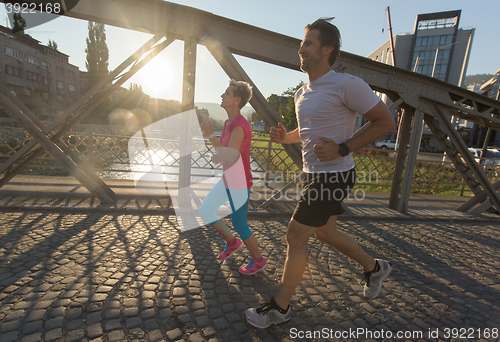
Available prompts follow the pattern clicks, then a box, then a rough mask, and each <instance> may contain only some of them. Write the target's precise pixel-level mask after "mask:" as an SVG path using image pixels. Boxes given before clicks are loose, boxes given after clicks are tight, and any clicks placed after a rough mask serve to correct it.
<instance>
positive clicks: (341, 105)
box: [295, 70, 380, 172]
mask: <svg viewBox="0 0 500 342" xmlns="http://www.w3.org/2000/svg"><path fill="white" fill-rule="evenodd" d="M379 101H380V98H379V97H378V96H377V95H375V93H374V92H373V90H372V89H371V88H370V86H369V85H368V84H366V82H365V81H363V80H362V79H361V78H359V77H356V76H352V75H349V74H342V73H336V72H334V71H333V70H330V71H329V72H327V73H326V74H325V75H323V76H321V77H320V78H318V79H316V80H314V81H312V82H309V83H306V84H304V85H303V86H302V87H301V88H300V89H299V90H297V92H296V93H295V113H296V114H297V122H298V126H299V127H298V129H299V135H300V139H301V140H302V145H303V147H302V161H303V171H304V172H342V171H348V170H350V169H352V168H353V167H354V166H355V164H354V159H353V157H352V154H349V155H348V156H345V157H339V158H337V159H335V160H327V161H321V162H320V161H319V160H318V159H317V158H316V155H315V154H314V145H315V144H324V143H325V142H323V141H322V140H320V139H319V137H320V136H322V137H325V138H330V139H332V140H333V141H335V142H336V143H337V144H340V143H343V142H345V141H346V140H348V139H350V138H351V137H352V135H353V130H354V123H355V121H356V114H357V113H359V114H360V115H364V114H366V112H368V111H369V110H370V109H372V108H373V107H375V105H377V104H378V103H379Z"/></svg>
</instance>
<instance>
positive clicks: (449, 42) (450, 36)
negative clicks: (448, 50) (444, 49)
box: [446, 34, 453, 45]
mask: <svg viewBox="0 0 500 342" xmlns="http://www.w3.org/2000/svg"><path fill="white" fill-rule="evenodd" d="M452 41H453V35H452V34H449V35H447V36H446V45H449V44H451V42H452Z"/></svg>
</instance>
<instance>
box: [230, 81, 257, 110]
mask: <svg viewBox="0 0 500 342" xmlns="http://www.w3.org/2000/svg"><path fill="white" fill-rule="evenodd" d="M229 86H234V88H233V95H234V97H239V98H241V101H240V109H241V108H243V107H245V105H246V104H247V103H248V101H250V99H251V98H252V94H253V93H252V86H251V85H250V84H248V82H245V81H236V80H230V81H229Z"/></svg>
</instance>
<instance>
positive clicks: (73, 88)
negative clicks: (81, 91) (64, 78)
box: [68, 84, 75, 93]
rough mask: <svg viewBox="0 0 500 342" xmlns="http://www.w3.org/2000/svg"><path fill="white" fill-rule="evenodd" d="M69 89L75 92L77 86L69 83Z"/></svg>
mask: <svg viewBox="0 0 500 342" xmlns="http://www.w3.org/2000/svg"><path fill="white" fill-rule="evenodd" d="M68 90H69V91H70V92H72V93H73V92H74V91H75V86H74V85H72V84H68Z"/></svg>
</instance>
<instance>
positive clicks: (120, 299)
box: [0, 209, 500, 342]
mask: <svg viewBox="0 0 500 342" xmlns="http://www.w3.org/2000/svg"><path fill="white" fill-rule="evenodd" d="M287 222H288V217H286V216H276V217H255V216H254V217H250V221H249V223H250V226H251V227H252V229H253V230H254V232H255V234H256V236H257V238H258V241H259V244H260V246H261V247H262V249H263V254H264V256H265V257H266V258H267V259H268V260H269V264H270V267H269V268H268V270H267V271H266V272H263V273H260V274H257V275H255V276H242V275H240V274H239V272H238V267H239V266H240V265H241V264H243V263H244V262H245V261H246V258H247V257H248V252H247V251H246V250H242V251H240V252H239V254H238V255H237V256H236V257H235V258H234V259H232V260H229V261H225V262H222V263H221V262H219V261H217V260H216V255H217V254H218V252H219V251H220V249H221V248H222V246H223V240H222V238H221V237H220V236H219V235H218V234H216V233H215V232H214V231H213V230H212V229H210V228H205V227H204V228H198V229H194V230H191V231H188V232H183V233H179V232H178V230H177V229H176V222H175V217H174V216H172V215H170V216H164V215H160V214H152V215H139V214H135V213H134V214H121V213H111V214H106V213H99V212H91V213H83V212H74V213H65V212H64V209H61V211H43V210H40V211H37V210H29V211H23V210H19V211H9V210H3V211H0V263H1V266H0V341H2V342H7V341H86V340H88V341H125V340H128V341H137V340H141V341H142V340H144V341H161V340H165V341H170V340H188V341H239V340H241V341H286V340H290V341H292V340H300V341H305V340H306V339H301V338H299V336H301V335H300V334H302V333H303V334H308V332H309V334H312V333H313V332H314V331H318V332H322V333H328V335H329V336H332V337H334V338H333V339H332V340H335V336H337V337H342V334H344V337H347V339H342V340H356V341H362V340H366V338H367V337H370V336H368V335H365V334H362V335H357V336H356V338H353V335H352V332H361V330H357V329H359V328H363V329H366V330H363V332H364V333H368V334H372V336H371V337H373V339H372V340H373V341H375V340H376V341H380V340H398V341H402V340H417V338H416V337H419V336H416V335H414V334H419V332H422V333H423V338H422V340H424V339H427V337H429V331H431V332H432V333H433V334H435V333H439V334H440V335H439V337H440V339H442V340H449V339H446V337H447V333H448V332H449V333H452V332H453V331H451V330H450V331H448V330H446V329H447V328H448V329H453V328H456V329H467V330H462V331H458V332H464V333H465V335H464V336H469V334H471V336H472V334H473V335H474V336H475V337H478V334H479V333H481V335H482V336H481V337H484V336H485V334H486V335H488V334H489V335H488V336H489V337H490V338H489V339H486V340H491V341H493V340H495V341H496V340H498V339H499V338H498V337H495V336H498V333H500V332H499V329H500V272H499V270H500V256H499V253H498V251H499V250H500V230H499V225H498V221H488V220H483V221H478V222H473V221H470V220H469V221H452V220H443V219H442V220H439V221H430V220H425V221H424V220H422V221H419V220H418V218H416V219H414V220H384V219H377V220H370V219H360V218H356V217H353V218H349V217H346V218H345V219H343V220H341V221H340V222H339V226H340V228H341V229H343V230H344V231H347V232H349V233H350V234H351V235H352V236H353V237H355V238H356V239H357V241H359V243H360V244H361V245H362V246H364V247H365V248H366V249H367V250H368V251H369V252H370V253H371V254H373V255H374V256H376V257H381V258H385V259H387V260H390V262H391V263H392V264H393V266H394V271H393V273H392V275H391V276H390V278H389V280H388V281H387V282H386V283H385V284H384V290H383V292H382V294H381V296H380V297H379V298H377V299H375V300H365V299H364V298H363V297H362V285H361V278H362V273H361V270H360V268H358V266H357V264H355V263H353V262H351V261H350V260H348V259H347V258H345V257H344V256H342V255H340V254H339V253H338V252H336V251H335V250H333V249H332V248H330V247H328V246H326V245H324V244H322V243H320V242H318V241H317V240H315V239H313V238H311V240H310V243H309V261H310V264H309V267H308V268H307V269H306V272H305V275H304V278H303V280H302V282H301V284H300V286H299V288H298V291H297V292H296V294H295V295H294V297H293V310H294V315H293V317H292V319H291V320H290V322H288V323H285V324H281V325H278V326H273V327H271V328H269V329H267V330H262V329H254V328H253V327H251V326H250V325H249V324H247V323H246V321H245V319H244V310H245V309H246V308H248V307H250V306H256V305H258V304H259V303H261V302H264V301H267V300H269V298H270V296H272V295H275V294H276V293H277V289H278V281H279V279H280V277H281V274H282V267H283V264H284V260H285V255H286V241H285V230H286V225H287ZM322 329H326V330H322ZM429 329H430V330H429ZM436 329H438V331H436ZM397 332H401V333H403V334H406V337H407V338H405V339H396V338H395V337H396V333H397ZM349 333H351V335H349ZM389 333H391V334H393V338H392V339H391V338H387V337H388V334H389ZM316 334H318V333H316ZM346 334H348V335H346ZM377 334H378V335H377ZM380 334H385V335H380ZM495 334H497V335H495ZM304 336H306V337H307V335H304ZM316 336H318V335H316ZM377 337H386V338H380V339H376V338H377ZM414 337H415V338H414ZM317 340H319V339H317ZM435 340H436V341H437V339H435ZM463 340H464V339H462V340H460V341H463ZM469 340H471V339H469ZM483 340H485V339H483Z"/></svg>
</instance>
